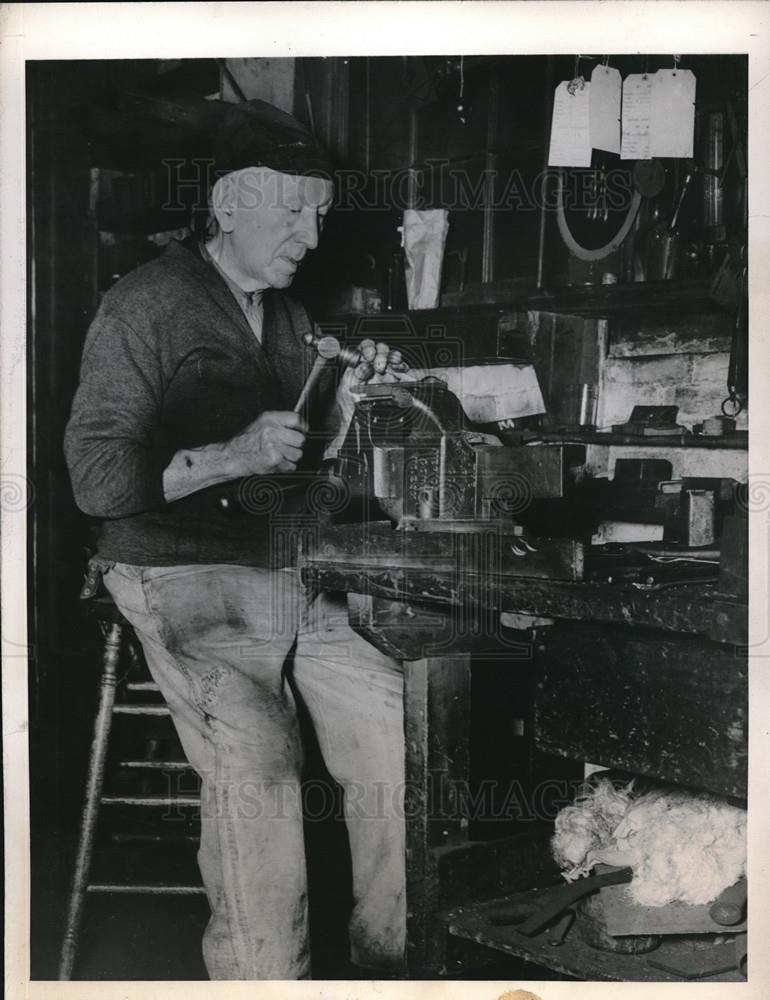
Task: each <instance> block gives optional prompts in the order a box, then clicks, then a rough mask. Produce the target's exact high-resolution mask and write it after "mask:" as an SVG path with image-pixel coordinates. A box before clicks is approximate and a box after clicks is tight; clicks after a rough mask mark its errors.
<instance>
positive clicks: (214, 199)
mask: <svg viewBox="0 0 770 1000" xmlns="http://www.w3.org/2000/svg"><path fill="white" fill-rule="evenodd" d="M236 188H237V185H236V184H235V183H234V177H233V175H232V174H225V176H224V177H220V178H219V180H218V181H217V182H216V184H215V185H214V188H213V190H212V192H211V210H212V212H213V213H214V218H215V219H216V220H217V223H218V224H219V229H220V231H221V232H223V233H231V232H232V231H233V229H234V228H235V207H236Z"/></svg>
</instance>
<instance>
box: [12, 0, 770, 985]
mask: <svg viewBox="0 0 770 1000" xmlns="http://www.w3.org/2000/svg"><path fill="white" fill-rule="evenodd" d="M769 40H770V4H768V3H767V2H764V0H752V2H741V0H737V2H728V0H674V2H666V0H660V2H656V0H585V2H584V0H573V2H569V0H566V2H562V0H543V2H538V0H528V2H524V0H518V2H473V3H469V2H466V3H458V2H434V3H430V2H400V3H394V2H385V0H382V2H369V3H365V2H351V3H323V2H317V3H291V4H288V3H155V4H148V3H136V4H132V3H123V4H120V3H79V4H67V3H62V4H54V3H52V4H3V5H2V6H0V42H1V47H0V156H1V157H2V161H1V163H0V238H1V240H2V243H1V248H0V324H1V325H0V330H1V334H2V336H1V339H0V378H1V379H2V390H1V394H0V407H1V410H0V430H1V432H2V453H1V464H0V474H1V475H2V479H1V480H0V496H1V497H2V525H1V527H2V562H1V563H0V566H2V628H3V632H2V635H3V647H2V649H3V680H2V696H3V744H4V758H3V779H4V805H5V824H6V828H5V849H6V859H5V880H6V881H5V885H6V899H5V928H6V942H5V944H6V983H5V988H6V996H7V997H8V998H9V1000H11V998H13V1000H17V998H22V997H24V998H26V997H29V998H31V1000H38V998H39V1000H56V998H58V997H63V998H64V997H71V998H77V1000H90V998H92V997H93V998H94V1000H96V998H98V1000H110V998H113V997H114V998H129V1000H133V998H135V997H143V996H145V995H151V996H152V997H153V998H158V1000H162V998H166V997H169V998H171V997H184V1000H191V998H193V997H198V996H199V995H200V996H203V997H228V998H233V1000H235V998H241V997H243V998H246V997H248V998H250V1000H254V998H255V997H259V998H260V1000H261V998H273V997H275V998H281V1000H283V998H286V997H297V998H300V997H301V998H305V997H316V998H329V1000H332V998H334V1000H358V998H363V997H375V996H376V997H384V996H387V997H400V998H410V1000H411V998H417V997H419V998H423V997H429V996H430V997H437V998H438V997H440V998H441V1000H460V998H462V1000H469V998H474V1000H475V998H477V997H478V998H483V1000H499V998H500V997H501V996H502V995H503V994H505V993H506V992H507V991H513V992H512V993H511V994H510V995H509V996H508V997H506V1000H519V998H518V997H517V996H516V992H515V991H516V989H517V988H521V989H523V990H526V991H530V992H531V993H534V994H536V995H537V997H539V998H542V1000H562V998H573V997H578V998H587V997H589V996H590V997H595V996H599V995H601V996H604V997H606V998H608V1000H610V998H611V1000H616V998H618V997H623V998H625V997H653V996H654V997H655V998H659V997H668V996H674V997H676V1000H680V998H681V1000H687V998H693V1000H695V998H697V1000H710V998H712V997H713V998H720V1000H727V998H728V997H729V998H730V1000H732V998H734V997H739V998H741V1000H749V998H752V1000H753V998H757V1000H764V998H765V997H767V996H768V995H770V949H768V948H767V941H769V940H770V919H769V915H770V906H766V905H763V903H762V898H763V896H765V894H766V893H768V891H770V878H769V877H768V875H769V873H770V863H769V862H768V852H769V851H770V822H769V809H768V806H769V803H768V798H769V797H770V796H769V794H768V793H769V788H770V784H769V783H768V780H767V770H768V767H770V752H768V751H769V749H770V740H769V738H768V736H769V734H770V659H768V656H770V639H767V638H766V636H767V624H768V615H767V608H768V570H769V565H770V546H769V545H768V544H767V538H768V518H770V512H769V511H768V510H762V509H758V511H757V512H756V513H755V514H753V515H752V539H753V540H759V541H760V542H761V543H762V544H761V548H760V547H756V546H755V548H754V550H753V551H752V556H751V569H750V585H751V633H750V642H751V648H752V655H751V657H750V701H751V707H750V729H749V732H750V755H751V766H750V779H749V802H750V808H749V826H750V881H751V888H752V892H751V896H750V899H749V928H750V936H749V951H750V963H751V964H750V971H749V976H750V979H749V982H748V983H746V984H719V983H707V982H699V983H693V984H678V983H677V984H663V983H627V984H616V983H574V984H573V983H561V982H543V983H539V982H524V983H518V984H517V983H512V982H472V983H460V982H451V981H442V982H440V983H437V984H430V983H423V982H396V983H390V982H389V983H380V984H367V983H358V982H339V983H330V982H302V983H292V982H280V983H190V982H176V983H172V982H162V983H161V982H152V983H141V982H123V983H119V982H93V983H86V982H70V983H58V982H29V801H28V748H27V683H26V671H27V664H26V659H25V656H24V650H25V648H26V643H27V635H26V508H25V504H24V502H23V497H22V499H21V501H19V500H17V499H9V498H14V497H16V493H15V490H16V489H17V488H18V486H19V484H23V483H25V482H26V440H25V438H26V387H25V333H24V331H25V323H26V251H25V241H26V229H25V225H26V223H25V203H26V202H25V177H26V171H25V113H26V112H25V95H24V62H25V60H27V59H61V58H71V59H91V58H93V59H96V58H98V59H106V58H109V59H118V58H177V57H187V58H193V57H198V58H204V57H212V56H264V57H267V56H273V57H277V56H310V55H315V56H318V55H341V56H347V55H387V54H389V55H409V54H415V55H416V54H445V55H458V54H463V53H464V54H478V55H480V54H489V55H500V54H511V55H523V54H533V53H540V54H545V53H554V54H556V53H568V54H573V53H575V52H576V51H577V52H592V53H601V54H609V55H612V54H613V53H628V52H630V51H639V52H640V53H644V52H648V53H661V52H671V53H672V54H673V53H675V52H676V53H696V52H697V53H735V52H747V53H748V54H749V58H750V63H749V77H750V79H749V91H750V128H749V161H750V166H749V181H750V224H749V262H750V330H751V349H750V396H751V399H752V400H753V401H754V406H753V410H752V411H751V414H750V427H751V438H750V455H749V463H750V473H751V477H752V481H753V482H754V483H756V484H757V485H758V486H759V487H761V488H762V490H763V491H767V492H769V493H770V446H769V445H768V443H767V442H768V438H769V436H770V407H768V406H765V405H763V404H764V402H765V400H767V399H768V393H770V385H768V373H770V349H769V348H768V340H769V339H770V338H769V337H768V335H767V333H765V330H766V329H767V323H768V321H769V320H770V309H768V296H769V294H770V292H769V291H768V286H770V185H769V184H768V171H769V170H770V44H769ZM761 506H764V505H760V504H758V507H760V508H761ZM522 1000H524V998H522Z"/></svg>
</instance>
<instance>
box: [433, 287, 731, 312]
mask: <svg viewBox="0 0 770 1000" xmlns="http://www.w3.org/2000/svg"><path fill="white" fill-rule="evenodd" d="M710 291H711V279H710V278H687V279H682V280H676V281H645V282H641V281H640V282H632V283H629V284H622V285H574V286H570V287H567V288H562V289H558V290H555V291H552V292H542V291H541V292H538V291H536V290H535V289H534V288H533V287H532V281H531V280H530V281H529V282H527V281H526V280H521V279H515V280H513V279H511V280H503V281H495V282H491V283H490V284H487V285H473V286H469V287H468V288H466V289H465V290H464V291H462V292H447V293H445V294H444V295H442V297H441V305H442V306H443V307H445V308H449V307H451V308H460V307H464V306H479V305H498V306H501V307H502V306H505V305H507V306H517V307H520V308H522V309H528V310H535V311H539V312H553V313H566V314H568V315H571V316H583V317H586V318H591V317H593V318H599V319H601V318H604V319H611V318H613V317H618V316H637V315H638V314H639V313H644V314H645V315H653V316H654V315H665V316H667V317H668V316H672V315H682V314H683V313H694V312H701V313H712V312H718V311H719V306H718V305H717V303H716V302H715V301H714V300H713V299H712V298H711V295H710Z"/></svg>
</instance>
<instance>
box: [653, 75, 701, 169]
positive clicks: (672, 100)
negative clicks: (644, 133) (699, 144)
mask: <svg viewBox="0 0 770 1000" xmlns="http://www.w3.org/2000/svg"><path fill="white" fill-rule="evenodd" d="M694 135H695V76H694V75H693V74H692V72H691V71H690V70H689V69H659V70H658V72H657V73H656V74H655V75H654V76H653V78H652V94H651V97H650V156H683V157H686V158H689V157H691V156H692V151H693V137H694Z"/></svg>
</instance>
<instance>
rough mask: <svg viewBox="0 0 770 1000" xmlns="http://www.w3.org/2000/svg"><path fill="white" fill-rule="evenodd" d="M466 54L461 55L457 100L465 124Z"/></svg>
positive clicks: (460, 116)
mask: <svg viewBox="0 0 770 1000" xmlns="http://www.w3.org/2000/svg"><path fill="white" fill-rule="evenodd" d="M464 96H465V56H460V95H459V98H458V101H457V114H458V115H459V118H460V121H461V122H462V124H463V125H464V124H465V103H464V100H463V98H464Z"/></svg>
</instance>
